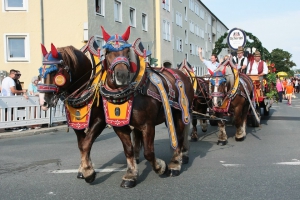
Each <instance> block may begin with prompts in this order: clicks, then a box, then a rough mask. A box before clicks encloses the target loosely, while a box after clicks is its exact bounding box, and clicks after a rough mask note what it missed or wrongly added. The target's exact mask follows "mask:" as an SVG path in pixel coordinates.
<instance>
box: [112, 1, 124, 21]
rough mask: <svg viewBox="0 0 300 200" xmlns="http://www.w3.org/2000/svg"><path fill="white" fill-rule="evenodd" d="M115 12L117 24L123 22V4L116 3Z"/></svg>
mask: <svg viewBox="0 0 300 200" xmlns="http://www.w3.org/2000/svg"><path fill="white" fill-rule="evenodd" d="M114 12H115V21H116V22H122V8H121V2H119V1H115V5H114Z"/></svg>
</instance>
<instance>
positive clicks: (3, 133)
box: [0, 125, 68, 139]
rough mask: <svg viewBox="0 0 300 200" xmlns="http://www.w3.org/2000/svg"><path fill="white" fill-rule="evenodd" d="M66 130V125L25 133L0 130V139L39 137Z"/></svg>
mask: <svg viewBox="0 0 300 200" xmlns="http://www.w3.org/2000/svg"><path fill="white" fill-rule="evenodd" d="M67 128H68V127H67V125H58V126H54V127H50V128H48V127H46V128H41V129H31V130H26V131H5V130H4V129H0V139H5V138H15V137H24V136H31V135H39V134H42V133H51V132H57V131H66V132H67Z"/></svg>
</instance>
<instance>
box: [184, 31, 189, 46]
mask: <svg viewBox="0 0 300 200" xmlns="http://www.w3.org/2000/svg"><path fill="white" fill-rule="evenodd" d="M184 36H185V39H184V42H185V44H188V34H187V31H186V30H184Z"/></svg>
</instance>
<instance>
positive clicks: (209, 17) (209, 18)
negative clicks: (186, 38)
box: [207, 15, 211, 25]
mask: <svg viewBox="0 0 300 200" xmlns="http://www.w3.org/2000/svg"><path fill="white" fill-rule="evenodd" d="M207 23H208V24H209V25H211V16H210V15H208V17H207Z"/></svg>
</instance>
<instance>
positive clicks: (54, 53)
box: [51, 43, 58, 58]
mask: <svg viewBox="0 0 300 200" xmlns="http://www.w3.org/2000/svg"><path fill="white" fill-rule="evenodd" d="M51 54H52V56H53V58H58V52H57V49H56V47H55V46H54V45H53V43H51Z"/></svg>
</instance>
